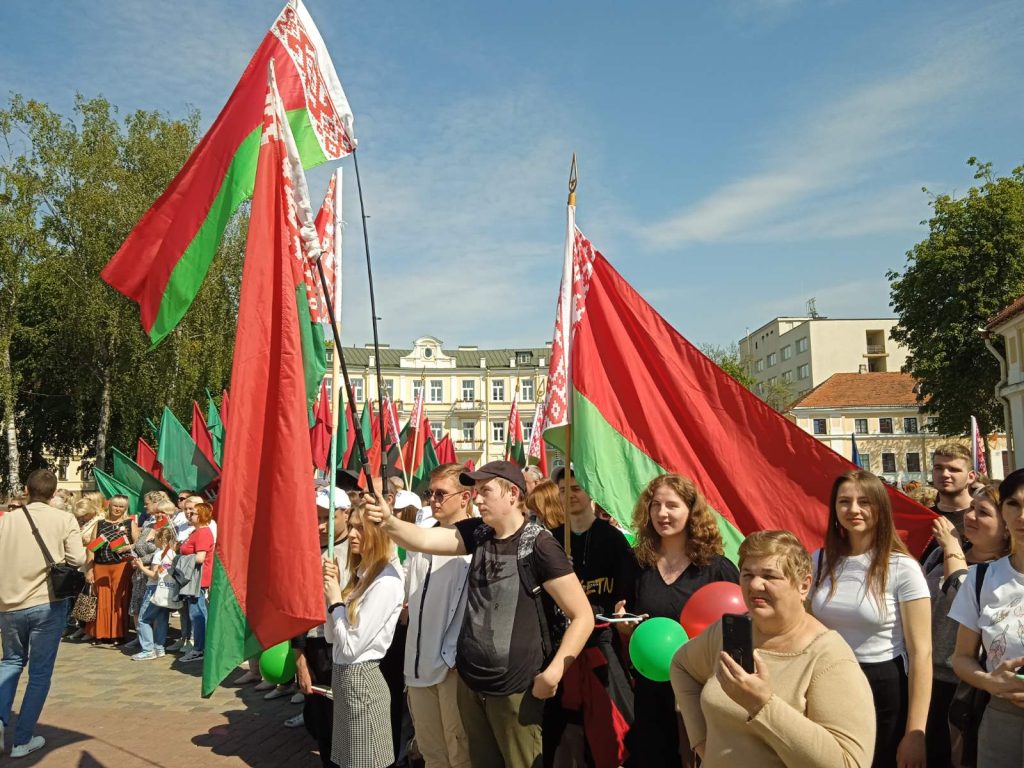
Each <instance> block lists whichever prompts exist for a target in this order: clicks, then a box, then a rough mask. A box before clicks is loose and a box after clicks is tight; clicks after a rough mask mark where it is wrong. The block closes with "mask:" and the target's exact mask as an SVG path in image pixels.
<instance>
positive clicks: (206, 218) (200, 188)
mask: <svg viewBox="0 0 1024 768" xmlns="http://www.w3.org/2000/svg"><path fill="white" fill-rule="evenodd" d="M270 62H273V63H274V66H275V71H276V73H277V79H278V84H279V88H280V93H281V98H282V103H283V104H284V107H285V111H286V113H287V116H288V122H289V124H290V127H291V129H292V133H293V135H294V136H295V141H296V146H297V148H298V152H299V156H300V158H301V161H302V164H303V166H304V167H306V168H312V167H313V166H316V165H319V164H320V163H323V162H325V161H327V160H337V159H339V158H342V157H345V156H346V155H348V154H350V153H351V152H352V151H353V150H354V149H355V146H356V140H355V135H354V133H353V129H352V125H353V118H352V111H351V109H350V108H349V104H348V100H347V98H346V97H345V92H344V90H343V89H342V87H341V81H340V80H339V79H338V75H337V72H335V69H334V64H333V63H332V61H331V57H330V54H329V53H328V52H327V47H326V46H325V45H324V41H323V38H321V36H320V32H319V30H317V28H316V25H315V24H314V23H313V19H312V18H311V17H310V15H309V12H308V11H307V10H306V8H305V6H304V5H303V4H302V0H289V2H288V4H287V5H286V6H285V7H284V10H282V11H281V14H280V15H279V16H278V17H277V19H276V20H275V21H274V23H273V25H271V27H270V31H269V32H268V33H267V35H266V37H265V38H264V39H263V42H262V43H261V44H260V46H259V48H257V49H256V53H255V54H254V55H253V57H252V60H251V61H250V62H249V66H247V67H246V69H245V72H243V73H242V78H241V80H239V81H238V84H237V85H236V86H235V90H234V91H233V92H232V94H231V96H230V98H229V99H228V102H227V104H225V105H224V108H223V109H222V110H221V113H220V114H219V115H218V116H217V119H216V120H215V121H214V123H213V125H212V126H210V129H209V131H207V133H206V135H205V136H204V137H203V138H202V140H201V141H200V142H199V144H198V145H197V146H196V148H195V151H193V152H192V155H191V156H190V157H189V159H188V161H187V162H186V163H185V165H184V167H183V168H182V169H181V171H180V172H179V173H178V175H177V176H176V177H175V178H174V181H172V182H171V184H170V186H169V187H168V188H167V189H166V190H165V191H164V193H163V194H162V195H161V196H160V197H159V198H158V199H157V201H156V202H155V203H153V205H152V207H150V209H149V210H148V211H146V213H145V214H144V215H143V216H142V218H141V219H140V220H139V223H138V224H136V225H135V228H134V229H133V230H132V231H131V233H130V234H129V235H128V238H127V239H126V240H125V242H124V243H123V244H122V245H121V247H120V249H119V250H118V251H117V253H116V254H114V257H113V258H112V259H111V260H110V263H108V264H107V266H106V267H105V268H104V269H103V272H102V273H101V277H102V278H103V279H104V280H105V281H106V282H107V283H109V284H110V285H111V286H112V287H113V288H115V289H116V290H118V291H120V292H121V293H123V294H124V295H125V296H127V297H128V298H129V299H131V300H132V301H134V302H136V303H137V304H138V305H139V312H140V317H141V320H142V326H143V328H144V329H145V330H146V333H147V334H148V335H149V338H150V340H151V341H152V342H153V343H154V344H156V343H158V342H159V341H160V340H161V339H163V338H164V337H165V336H166V335H167V334H168V333H170V332H171V331H172V330H173V329H174V327H175V326H176V325H177V324H178V322H179V321H180V320H181V318H182V317H184V315H185V313H186V312H187V311H188V308H189V306H190V305H191V303H192V301H193V299H195V296H196V294H197V293H198V292H199V288H200V287H201V286H202V283H203V280H204V279H205V277H206V273H207V271H208V270H209V267H210V262H211V261H212V260H213V257H214V254H215V253H216V251H217V246H218V244H219V243H220V240H221V235H222V234H223V232H224V228H225V227H226V226H227V223H228V221H229V220H230V219H231V216H232V214H234V212H235V211H236V210H237V209H238V207H239V206H240V205H241V204H242V203H244V202H245V201H246V200H248V199H249V198H250V197H251V196H252V191H253V183H254V181H255V178H256V164H257V157H258V154H259V148H260V127H261V125H262V123H263V101H264V99H263V95H264V92H265V90H266V73H267V67H268V65H269V64H270ZM315 392H316V387H314V396H315Z"/></svg>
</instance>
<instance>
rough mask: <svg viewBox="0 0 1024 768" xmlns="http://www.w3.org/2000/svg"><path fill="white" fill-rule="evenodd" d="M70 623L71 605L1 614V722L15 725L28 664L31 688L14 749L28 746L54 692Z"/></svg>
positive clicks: (23, 704) (27, 689)
mask: <svg viewBox="0 0 1024 768" xmlns="http://www.w3.org/2000/svg"><path fill="white" fill-rule="evenodd" d="M67 620H68V601H67V600H57V601H55V602H52V603H43V604H42V605H36V606H33V607H32V608H23V609H21V610H20V611H5V612H0V634H2V635H3V643H4V657H3V661H0V721H2V722H3V723H4V725H7V724H8V723H10V722H11V708H12V707H13V706H14V694H15V692H16V691H17V690H18V679H19V678H20V677H21V670H23V669H24V668H25V665H26V664H28V685H26V686H25V695H24V696H23V697H22V699H21V710H20V712H19V715H18V725H17V727H16V728H15V729H14V745H15V746H21V745H22V744H28V742H29V741H30V740H31V739H32V733H33V731H35V729H36V722H37V721H38V720H39V713H40V712H42V711H43V704H45V703H46V695H47V694H48V693H49V692H50V678H51V677H52V676H53V664H54V662H55V661H56V660H57V649H58V648H59V647H60V636H61V632H63V630H64V624H65V623H66V622H67Z"/></svg>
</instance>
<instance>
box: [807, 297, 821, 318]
mask: <svg viewBox="0 0 1024 768" xmlns="http://www.w3.org/2000/svg"><path fill="white" fill-rule="evenodd" d="M807 314H808V315H809V316H810V317H811V319H812V320H817V319H818V307H817V304H816V301H815V298H814V297H813V296H812V297H811V298H809V299H808V300H807Z"/></svg>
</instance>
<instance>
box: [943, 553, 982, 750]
mask: <svg viewBox="0 0 1024 768" xmlns="http://www.w3.org/2000/svg"><path fill="white" fill-rule="evenodd" d="M988 566H989V564H988V563H978V565H976V566H975V568H976V571H975V574H974V594H975V597H976V598H977V601H978V614H979V615H981V608H982V605H981V588H982V586H984V584H985V572H986V571H988ZM986 656H987V654H986V653H985V650H984V647H982V651H981V657H980V658H979V659H978V662H979V663H980V664H981V668H982V669H984V668H985V660H986ZM991 698H992V696H991V694H989V693H988V691H983V690H981V689H980V688H975V687H974V686H973V685H971V684H970V683H965V682H964V681H963V680H961V681H960V682H959V683H958V684H957V687H956V693H954V694H953V701H951V702H950V704H949V734H950V744H951V753H952V754H951V757H952V760H953V764H954V765H958V766H961V768H974V766H976V765H977V764H978V728H979V727H980V726H981V718H982V717H983V716H984V714H985V708H986V707H987V706H988V702H989V699H991Z"/></svg>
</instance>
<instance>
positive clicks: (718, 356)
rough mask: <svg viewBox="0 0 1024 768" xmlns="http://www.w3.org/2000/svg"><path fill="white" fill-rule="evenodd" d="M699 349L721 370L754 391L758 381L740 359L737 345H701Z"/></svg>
mask: <svg viewBox="0 0 1024 768" xmlns="http://www.w3.org/2000/svg"><path fill="white" fill-rule="evenodd" d="M699 349H700V351H701V352H703V353H704V354H705V355H707V356H708V357H710V358H711V359H712V360H713V361H714V362H715V364H716V365H717V366H718V367H719V368H721V369H722V370H723V371H725V372H726V373H728V374H729V375H730V376H732V377H733V378H734V379H736V381H738V382H739V383H740V384H742V385H743V386H744V387H746V388H747V389H749V390H751V391H753V389H754V386H755V385H756V384H757V379H755V378H754V377H753V376H751V375H750V371H749V370H748V369H747V366H746V364H745V363H744V362H743V361H742V360H741V359H740V349H739V347H738V346H737V345H736V344H735V343H733V344H730V345H729V346H726V347H723V346H721V345H719V344H701V345H699Z"/></svg>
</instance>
